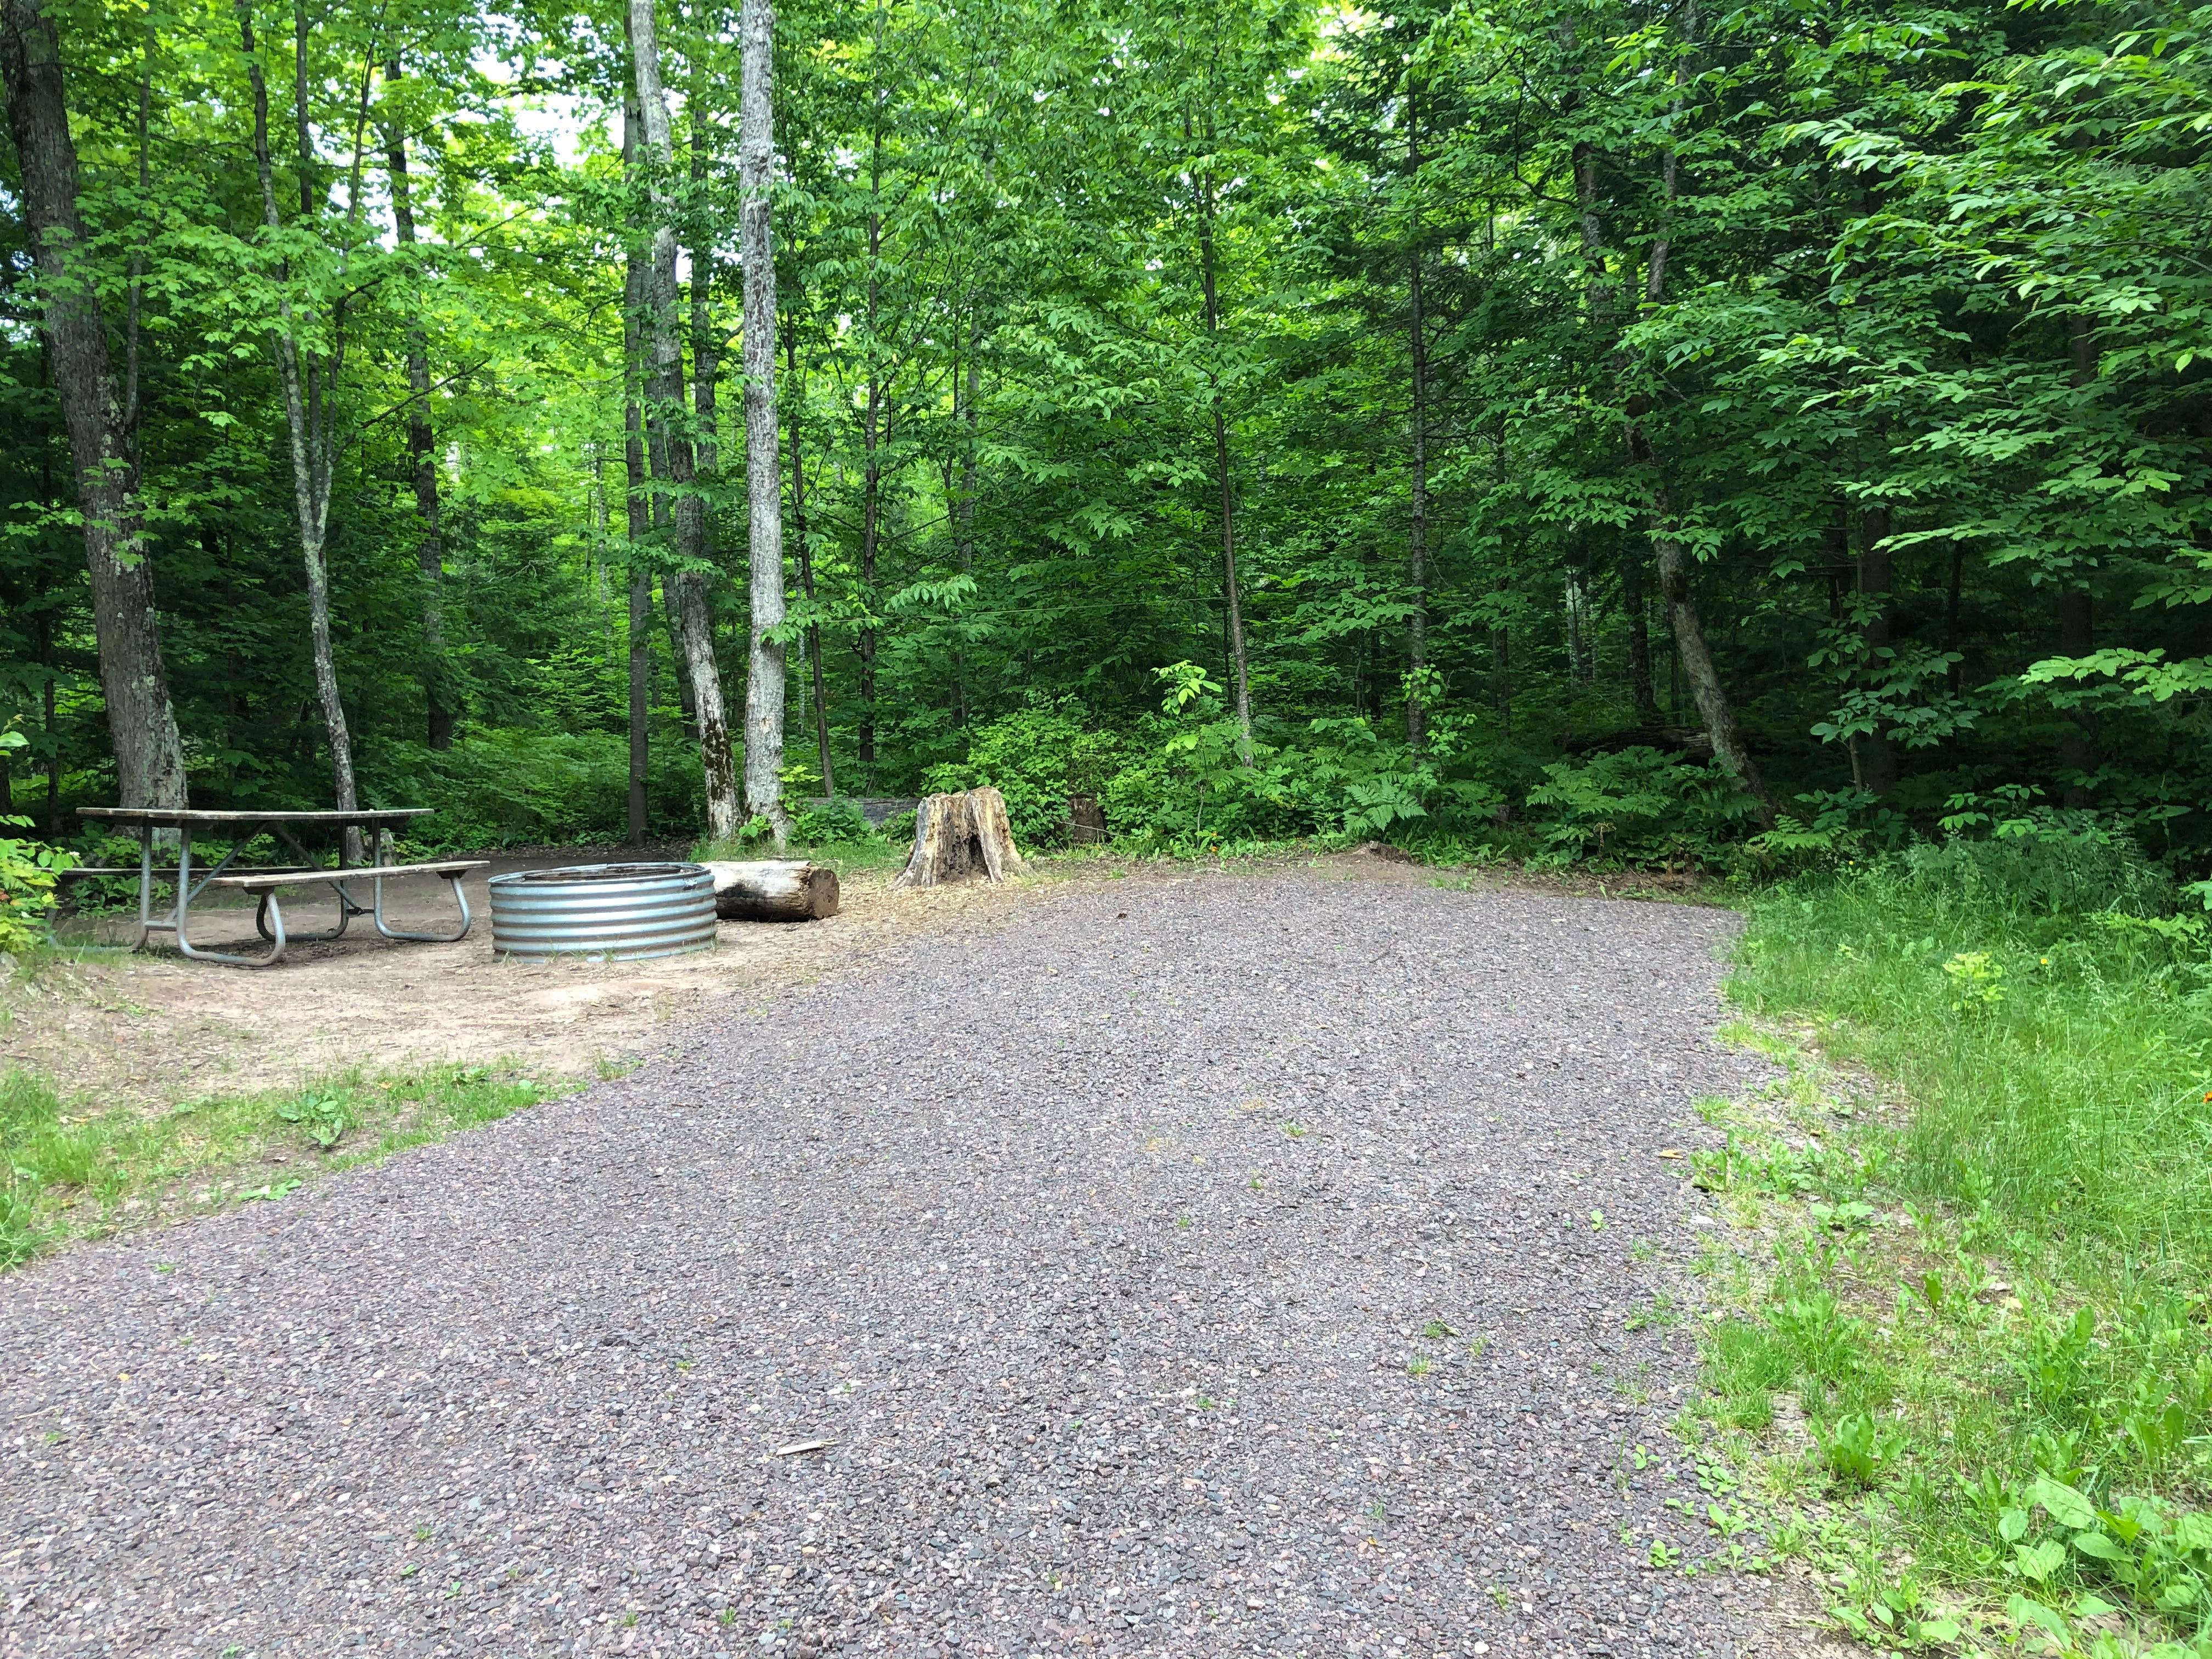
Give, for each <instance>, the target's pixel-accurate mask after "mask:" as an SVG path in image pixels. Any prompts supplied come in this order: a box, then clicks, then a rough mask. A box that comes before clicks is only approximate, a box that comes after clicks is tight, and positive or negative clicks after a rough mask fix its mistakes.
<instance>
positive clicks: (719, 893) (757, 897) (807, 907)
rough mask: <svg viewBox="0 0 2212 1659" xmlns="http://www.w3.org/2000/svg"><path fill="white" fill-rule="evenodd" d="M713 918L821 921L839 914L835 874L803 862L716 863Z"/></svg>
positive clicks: (712, 868)
mask: <svg viewBox="0 0 2212 1659" xmlns="http://www.w3.org/2000/svg"><path fill="white" fill-rule="evenodd" d="M707 868H708V870H710V871H712V872H714V914H715V915H718V916H720V918H721V919H722V920H723V921H822V920H823V919H824V918H825V917H829V916H834V915H836V914H837V904H838V891H837V872H836V871H835V870H832V869H831V868H830V867H829V866H828V865H826V864H810V863H808V862H807V861H806V860H804V859H749V860H710V861H709V862H708V866H707Z"/></svg>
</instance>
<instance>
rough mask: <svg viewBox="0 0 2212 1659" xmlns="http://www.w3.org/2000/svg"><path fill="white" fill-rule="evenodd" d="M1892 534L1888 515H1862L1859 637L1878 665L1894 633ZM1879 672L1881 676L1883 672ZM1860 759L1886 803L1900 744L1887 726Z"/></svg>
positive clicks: (1868, 782)
mask: <svg viewBox="0 0 2212 1659" xmlns="http://www.w3.org/2000/svg"><path fill="white" fill-rule="evenodd" d="M1888 534H1889V514H1888V513H1884V512H1882V511H1881V510H1880V509H1879V508H1870V509H1869V510H1867V511H1865V512H1863V513H1860V514H1859V546H1858V556H1857V578H1858V592H1859V599H1860V603H1861V606H1862V611H1863V620H1862V622H1861V623H1860V627H1859V637H1860V641H1861V642H1862V644H1863V647H1864V648H1865V650H1866V653H1867V657H1868V659H1869V662H1872V663H1875V664H1877V665H1878V664H1879V663H1880V662H1881V660H1882V659H1883V656H1884V654H1885V653H1887V652H1888V651H1889V650H1890V649H1891V647H1892V642H1893V633H1894V623H1893V617H1892V616H1891V613H1890V597H1891V596H1890V589H1891V587H1892V586H1893V571H1892V564H1893V561H1892V559H1891V556H1890V551H1889V549H1888V548H1887V547H1885V546H1883V545H1882V542H1883V540H1884V539H1885V538H1887V536H1888ZM1875 671H1876V672H1879V671H1880V670H1879V668H1878V667H1877V668H1876V669H1875ZM1858 759H1859V781H1860V783H1861V784H1862V786H1863V787H1865V788H1867V789H1869V790H1870V791H1872V792H1873V793H1874V794H1875V795H1876V796H1878V797H1881V798H1884V799H1887V797H1888V796H1889V795H1890V794H1891V793H1893V792H1894V791H1895V790H1896V788H1897V744H1896V742H1895V741H1894V740H1893V738H1891V737H1890V735H1889V732H1888V729H1887V727H1886V726H1875V729H1874V730H1873V731H1872V732H1868V733H1867V734H1866V735H1865V736H1864V737H1863V738H1860V739H1859V748H1858Z"/></svg>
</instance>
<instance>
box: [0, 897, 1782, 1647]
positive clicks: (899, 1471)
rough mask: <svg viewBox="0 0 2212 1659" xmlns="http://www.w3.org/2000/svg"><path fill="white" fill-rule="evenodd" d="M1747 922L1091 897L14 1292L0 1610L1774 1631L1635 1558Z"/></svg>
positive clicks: (1341, 1641) (248, 1627) (0, 1634)
mask: <svg viewBox="0 0 2212 1659" xmlns="http://www.w3.org/2000/svg"><path fill="white" fill-rule="evenodd" d="M1732 925H1733V918H1732V917H1730V916H1729V915H1727V914H1726V913H1723V912H1719V911H1713V910H1705V909H1698V908H1686V907H1671V906H1661V905H1645V904H1632V903H1624V902H1590V901H1576V900H1568V899H1559V898H1547V897H1541V896H1522V895H1511V894H1494V893H1474V892H1457V891H1451V890H1443V889H1440V888H1438V887H1435V886H1431V885H1417V884H1413V883H1411V882H1401V883H1398V884H1377V883H1366V882H1349V881H1330V880H1326V879H1322V878H1319V877H1316V876H1312V875H1308V874H1303V873H1299V874H1275V875H1270V876H1267V877H1265V878H1190V879H1187V880H1182V881H1179V882H1173V883H1168V882H1158V881H1136V880H1132V881H1129V882H1127V883H1116V884H1108V885H1106V886H1104V887H1103V888H1101V889H1097V890H1090V891H1082V892H1073V893H1062V894H1059V895H1056V896H1051V897H1049V898H1047V899H1043V900H1041V901H1040V902H1038V903H1037V904H1036V906H1035V907H1034V908H1031V909H1030V910H1029V911H1027V912H1026V913H1024V915H1022V916H1020V917H1019V918H1018V919H1017V920H1015V921H1012V922H1011V923H1009V924H1007V925H1006V926H1003V927H1000V928H997V929H995V930H992V931H986V932H979V933H974V934H970V935H969V936H966V937H964V938H961V939H954V940H951V941H939V942H938V943H935V944H933V945H930V946H928V947H927V949H926V950H918V951H915V953H914V954H913V956H912V957H911V958H910V959H909V960H908V961H906V962H904V963H897V964H894V965H878V966H876V967H873V968H868V969H860V970H857V971H855V972H853V973H851V974H849V975H844V976H842V977H838V978H833V979H831V980H829V981H824V982H823V983H820V984H817V985H815V986H812V987H806V988H804V989H799V990H795V991H793V992H791V993H789V994H787V995H785V996H784V997H782V998H781V1000H777V1001H775V1002H774V1003H772V1004H771V1005H770V1006H769V1007H768V1008H767V1009H766V1010H765V1011H763V1012H757V1013H755V1014H752V1015H749V1016H738V1017H735V1018H730V1019H727V1020H726V1021H724V1022H722V1023H720V1024H708V1025H702V1026H698V1027H695V1028H692V1029H691V1030H690V1031H689V1032H688V1033H686V1034H684V1036H681V1037H680V1038H679V1039H678V1042H677V1043H676V1046H675V1047H674V1048H671V1049H670V1050H669V1051H667V1052H665V1053H664V1054H662V1055H661V1056H660V1057H659V1058H658V1059H656V1060H653V1061H651V1062H649V1063H648V1064H647V1065H646V1066H643V1067H641V1069H639V1070H638V1071H636V1072H635V1073H632V1074H631V1075H630V1076H629V1077H627V1078H625V1079H622V1080H620V1081H617V1082H614V1083H611V1084H606V1085H600V1086H599V1087H596V1088H593V1089H592V1090H590V1091H588V1092H586V1093H583V1094H580V1095H577V1096H574V1097H569V1098H568V1099H566V1100H563V1101H561V1102H558V1103H553V1104H550V1105H547V1106H544V1107H541V1108H539V1109H535V1110H532V1111H531V1112H529V1113H526V1114H524V1115H521V1116H519V1117H516V1118H513V1119H510V1120H508V1121H505V1122H502V1123H500V1124H498V1125H495V1126H494V1127H489V1128H486V1129H483V1130H480V1131H478V1132H476V1133H471V1134H468V1135H465V1136H464V1137H462V1138H460V1139H456V1140H453V1141H452V1142H449V1143H447V1144H446V1145H443V1146H433V1147H428V1148H424V1149H422V1150H419V1151H416V1152H411V1153H408V1154H406V1155H404V1156H402V1157H398V1158H394V1159H392V1161H390V1162H388V1163H386V1164H382V1165H380V1166H379V1167H375V1168H372V1169H363V1170H356V1171H354V1172H352V1173H350V1174H347V1175H344V1176H337V1177H335V1178H333V1179H331V1180H330V1181H328V1182H325V1183H323V1184H321V1185H319V1186H318V1187H313V1188H307V1189H305V1190H302V1191H300V1192H296V1193H294V1194H291V1195H289V1197H286V1198H284V1199H283V1200H281V1201H279V1202H276V1203H271V1204H262V1205H254V1206H248V1207H246V1208H245V1209H243V1210H240V1211H238V1212H234V1213H232V1214H230V1215H228V1216H226V1217H222V1218H217V1219H213V1220H209V1221H204V1222H201V1223H197V1224H195V1225H189V1226H185V1227H180V1228H175V1229H170V1230H165V1231H160V1232H156V1233H149V1234H143V1235H139V1236H137V1237H130V1238H127V1239H125V1240H123V1241H120V1242H116V1243H107V1244H101V1245H95V1246H91V1247H88V1248H82V1249H76V1250H74V1251H71V1252H68V1253H65V1254H64V1255H61V1256H59V1257H58V1258H55V1259H53V1260H52V1261H47V1262H45V1263H42V1264H40V1265H37V1266H34V1267H31V1268H29V1269H27V1270H25V1271H22V1272H20V1273H15V1274H14V1275H11V1276H9V1277H8V1278H6V1279H0V1354H4V1356H5V1361H4V1364H0V1500H3V1501H0V1528H4V1534H0V1652H4V1653H6V1654H8V1655H11V1656H13V1655H23V1656H30V1655H36V1656H40V1659H56V1656H63V1655H76V1654H89V1653H94V1652H98V1653H128V1654H139V1653H148V1654H185V1653H191V1654H196V1655H206V1656H210V1659H213V1656H217V1655H223V1654H230V1655H241V1656H268V1655H276V1654H285V1655H292V1654H303V1655H304V1654H312V1655H330V1654H341V1653H347V1652H351V1651H355V1650H362V1651H368V1652H392V1653H409V1654H450V1655H456V1656H470V1659H477V1656H493V1655H505V1654H540V1653H545V1654H550V1653H570V1652H574V1653H582V1652H592V1653H598V1652H603V1651H614V1650H627V1651H631V1652H635V1653H640V1654H651V1653H662V1654H670V1655H675V1654H731V1655H736V1654H747V1655H756V1654H761V1653H767V1652H780V1653H784V1654H788V1655H794V1656H797V1655H809V1654H816V1655H827V1654H833V1653H885V1654H897V1655H943V1656H953V1655H961V1656H971V1655H985V1654H990V1655H1030V1654H1050V1655H1065V1654H1088V1653H1103V1654H1127V1655H1137V1654H1146V1655H1158V1656H1167V1659H1181V1656H1189V1655H1277V1654H1279V1655H1285V1656H1288V1655H1308V1656H1314V1659H1322V1656H1328V1659H1335V1656H1339V1655H1351V1654H1373V1655H1378V1656H1380V1655H1401V1656H1431V1655H1439V1654H1450V1655H1455V1656H1457V1655H1481V1654H1486V1653H1491V1654H1501V1655H1508V1654H1510V1655H1519V1654H1535V1653H1577V1654H1582V1653H1595V1654H1614V1655H1627V1654H1641V1653H1648V1652H1654V1651H1663V1652H1668V1653H1677V1652H1679V1653H1684V1654H1689V1653H1714V1654H1730V1653H1735V1652H1738V1651H1742V1650H1747V1649H1749V1648H1751V1647H1752V1646H1753V1645H1755V1644H1756V1642H1757V1638H1758V1637H1759V1625H1760V1623H1761V1622H1762V1616H1761V1614H1760V1613H1759V1608H1760V1607H1763V1606H1764V1601H1765V1597H1764V1594H1763V1591H1762V1589H1761V1587H1760V1586H1759V1584H1758V1583H1757V1582H1756V1581H1739V1580H1736V1579H1735V1578H1733V1577H1731V1576H1730V1575H1729V1574H1727V1573H1724V1572H1722V1573H1712V1574H1707V1575H1701V1576H1699V1577H1684V1576H1682V1575H1681V1574H1680V1573H1679V1572H1661V1571H1653V1570H1652V1569H1651V1565H1650V1559H1651V1553H1652V1545H1653V1542H1654V1541H1655V1539H1656V1540H1658V1541H1662V1542H1665V1543H1667V1544H1668V1546H1669V1547H1674V1548H1680V1549H1682V1550H1684V1551H1686V1552H1687V1553H1688V1554H1689V1555H1690V1556H1691V1557H1692V1558H1693V1559H1694V1558H1695V1557H1697V1556H1701V1555H1705V1554H1708V1553H1711V1551H1712V1550H1713V1549H1714V1548H1715V1547H1717V1546H1716V1542H1715V1541H1714V1540H1713V1539H1712V1537H1711V1534H1710V1533H1709V1532H1708V1531H1707V1529H1706V1528H1705V1526H1704V1525H1703V1523H1702V1518H1701V1517H1702V1515H1703V1511H1704V1500H1703V1498H1701V1496H1700V1494H1699V1492H1698V1490H1697V1488H1696V1486H1695V1485H1694V1484H1693V1482H1692V1480H1691V1478H1690V1472H1689V1470H1688V1469H1687V1468H1686V1467H1685V1465H1684V1464H1683V1462H1682V1460H1681V1456H1680V1450H1679V1448H1677V1447H1676V1446H1675V1444H1674V1443H1673V1442H1672V1441H1671V1440H1669V1439H1668V1437H1667V1435H1666V1432H1665V1430H1664V1427H1663V1426H1662V1425H1663V1423H1664V1421H1665V1420H1666V1419H1668V1417H1669V1416H1670V1415H1671V1414H1672V1413H1674V1411H1675V1410H1676V1409H1678V1408H1679V1406H1680V1401H1682V1399H1683V1398H1684V1397H1685V1393H1686V1389H1688V1388H1689V1387H1690V1386H1691V1376H1692V1363H1693V1362H1692V1354H1691V1352H1690V1345H1689V1343H1688V1341H1687V1340H1686V1334H1685V1333H1684V1332H1683V1331H1681V1330H1680V1329H1679V1328H1676V1329H1669V1328H1668V1322H1667V1321H1666V1320H1665V1319H1664V1318H1654V1317H1652V1316H1651V1315H1652V1312H1653V1310H1654V1307H1655V1302H1656V1298H1658V1297H1661V1296H1662V1294H1663V1293H1664V1292H1665V1291H1666V1290H1667V1288H1668V1285H1669V1284H1670V1283H1671V1284H1673V1285H1674V1288H1675V1290H1676V1291H1677V1293H1679V1291H1680V1277H1681V1274H1680V1268H1681V1266H1682V1264H1683V1263H1684V1262H1686V1261H1687V1260H1688V1259H1689V1257H1690V1255H1692V1250H1693V1245H1694V1241H1695V1239H1696V1237H1697V1234H1696V1233H1695V1232H1694V1231H1692V1229H1691V1228H1690V1227H1689V1226H1688V1225H1686V1212H1687V1209H1688V1205H1687V1202H1686V1185H1685V1175H1686V1164H1684V1163H1682V1162H1680V1161H1674V1160H1662V1159H1661V1158H1660V1156H1659V1154H1660V1152H1662V1149H1671V1148H1680V1147H1686V1146H1692V1145H1697V1144H1701V1143H1702V1142H1704V1141H1705V1139H1709V1135H1708V1133H1707V1132H1705V1131H1704V1130H1702V1129H1700V1128H1699V1127H1698V1126H1697V1124H1696V1121H1695V1118H1694V1115H1693V1114H1692V1110H1691V1106H1692V1101H1693V1100H1694V1098H1695V1097H1697V1096H1698V1095H1699V1094H1700V1093H1702V1092H1705V1091H1712V1090H1724V1089H1729V1088H1733V1087H1740V1086H1741V1084H1742V1082H1743V1080H1744V1079H1745V1078H1746V1076H1747V1075H1748V1073H1749V1070H1750V1068H1749V1065H1748V1063H1747V1062H1746V1061H1743V1060H1737V1059H1733V1058H1731V1057H1729V1056H1728V1055H1726V1054H1723V1053H1720V1052H1718V1051H1717V1050H1716V1049H1714V1048H1712V1047H1711V1046H1710V1045H1709V1043H1708V1042H1707V1040H1706V1037H1705V1033H1707V1032H1708V1031H1709V1030H1710V1029H1711V1025H1712V1023H1713V1021H1714V1019H1715V1018H1716V1017H1717V996H1716V987H1717V980H1718V977H1719V972H1720V970H1719V967H1718V965H1717V956H1718V953H1719V951H1720V950H1721V949H1722V947H1723V945H1724V943H1725V939H1726V937H1727V934H1728V932H1729V928H1730V927H1731V926H1732ZM1658 1305H1660V1306H1662V1307H1663V1305H1664V1304H1663V1303H1661V1304H1658ZM1669 1500H1673V1502H1671V1503H1670V1501H1669ZM1685 1500H1688V1501H1685ZM1692 1511H1695V1516H1693V1515H1692ZM1625 1530H1626V1532H1628V1533H1630V1534H1632V1541H1628V1542H1624V1539H1623V1534H1624V1531H1625Z"/></svg>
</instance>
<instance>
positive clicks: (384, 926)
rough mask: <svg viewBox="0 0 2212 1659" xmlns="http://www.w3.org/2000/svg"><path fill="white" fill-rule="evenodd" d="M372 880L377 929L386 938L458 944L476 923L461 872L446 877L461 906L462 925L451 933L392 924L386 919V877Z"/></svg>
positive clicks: (431, 943) (427, 943)
mask: <svg viewBox="0 0 2212 1659" xmlns="http://www.w3.org/2000/svg"><path fill="white" fill-rule="evenodd" d="M370 881H371V883H372V884H373V887H374V891H375V894H376V902H375V904H374V907H373V914H374V920H375V922H376V931H377V932H378V933H381V934H383V935H384V937H385V938H386V939H416V940H419V941H420V942H421V943H422V944H424V945H457V944H459V942H460V941H461V940H463V939H466V938H467V937H468V936H469V929H470V927H472V926H473V925H474V923H473V922H472V921H471V917H470V915H469V896H468V894H467V893H466V892H465V891H464V890H462V887H461V878H460V876H459V874H454V875H450V876H447V878H446V884H447V886H448V887H450V888H452V889H453V902H455V903H456V904H458V905H459V906H460V907H461V925H460V927H459V930H458V931H457V932H454V933H410V932H409V931H408V930H407V929H406V928H404V927H392V926H391V925H390V924H389V923H388V922H386V921H385V920H384V879H383V878H382V877H380V876H373V877H371V878H370Z"/></svg>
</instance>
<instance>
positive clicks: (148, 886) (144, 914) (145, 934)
mask: <svg viewBox="0 0 2212 1659" xmlns="http://www.w3.org/2000/svg"><path fill="white" fill-rule="evenodd" d="M153 932H154V826H153V825H152V824H150V823H142V824H140V825H139V826H138V937H137V939H133V940H131V949H132V950H134V951H143V950H144V949H145V948H146V941H147V939H149V937H151V936H152V934H153Z"/></svg>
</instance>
